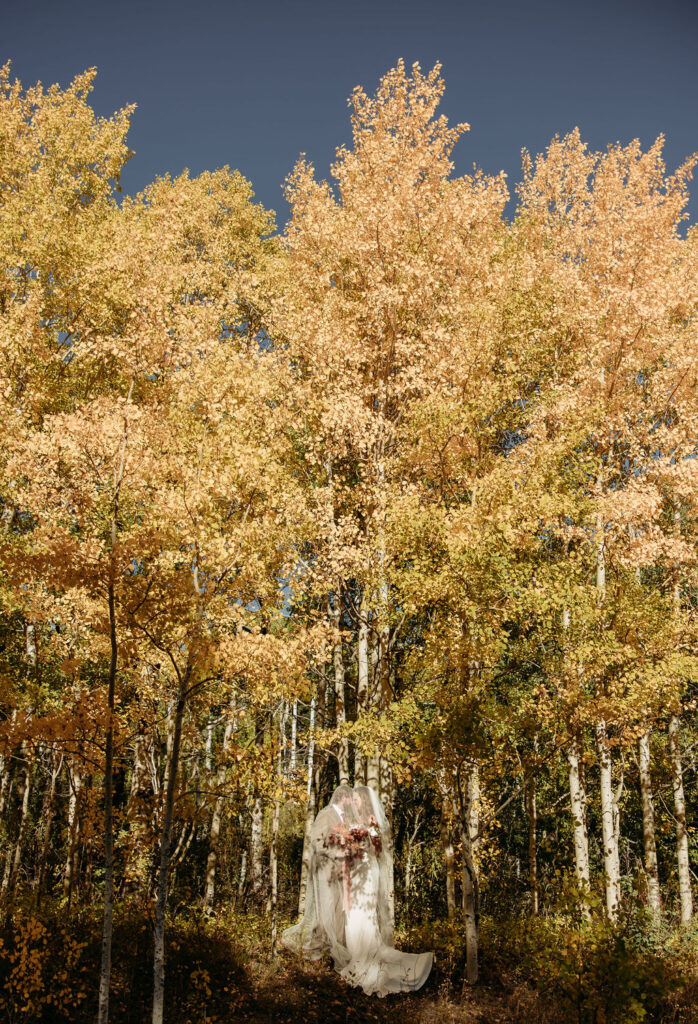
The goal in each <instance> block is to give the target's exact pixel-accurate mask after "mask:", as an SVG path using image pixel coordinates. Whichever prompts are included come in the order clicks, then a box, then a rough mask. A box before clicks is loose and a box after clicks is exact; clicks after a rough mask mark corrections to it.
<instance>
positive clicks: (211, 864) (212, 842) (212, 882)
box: [203, 696, 235, 914]
mask: <svg viewBox="0 0 698 1024" xmlns="http://www.w3.org/2000/svg"><path fill="white" fill-rule="evenodd" d="M234 727H235V697H234V696H233V697H232V698H231V701H230V708H229V715H228V720H227V722H226V723H225V731H224V733H223V745H222V747H221V755H222V757H221V764H220V765H219V768H218V775H217V779H216V789H217V793H216V800H215V803H214V805H213V813H212V814H211V832H210V836H209V847H208V858H207V861H206V890H205V892H204V906H203V910H204V914H210V913H211V911H212V909H213V899H214V896H215V890H216V868H217V866H218V843H219V840H220V832H221V821H222V818H223V793H222V789H223V786H224V785H225V770H226V765H225V755H226V753H227V752H228V748H229V746H230V740H231V737H232V735H233V729H234ZM209 764H210V761H209ZM209 771H210V768H209Z"/></svg>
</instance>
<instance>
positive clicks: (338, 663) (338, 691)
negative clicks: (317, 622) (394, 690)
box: [333, 585, 350, 786]
mask: <svg viewBox="0 0 698 1024" xmlns="http://www.w3.org/2000/svg"><path fill="white" fill-rule="evenodd" d="M341 601H342V597H341V585H338V587H337V589H336V590H335V592H334V603H333V614H334V625H335V629H336V630H339V628H340V625H341V615H342V605H341ZM333 661H334V706H335V713H336V718H337V728H338V729H342V728H343V727H344V724H345V723H346V720H347V714H346V704H345V693H344V658H343V654H342V641H341V640H339V641H338V642H337V643H336V644H335V645H334V650H333ZM337 760H338V763H339V784H340V786H348V785H350V779H349V740H348V739H347V737H346V736H342V737H341V738H340V740H339V751H338V755H337Z"/></svg>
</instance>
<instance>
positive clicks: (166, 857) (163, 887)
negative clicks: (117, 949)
mask: <svg viewBox="0 0 698 1024" xmlns="http://www.w3.org/2000/svg"><path fill="white" fill-rule="evenodd" d="M188 683H189V674H188V672H187V673H186V674H185V676H184V679H183V682H182V684H181V688H180V694H179V698H178V700H177V703H176V706H175V708H174V716H173V718H174V722H173V730H172V743H171V744H170V756H169V759H168V764H167V787H166V791H165V805H164V809H163V819H162V834H161V837H160V865H159V869H158V881H157V889H156V900H155V927H154V929H153V1016H152V1024H163V1014H164V1007H165V912H166V909H167V876H168V873H169V868H170V850H171V845H172V821H173V816H174V798H175V788H176V785H177V769H178V766H179V751H180V746H181V739H182V721H183V719H184V709H185V703H186V698H185V694H186V688H187V686H188Z"/></svg>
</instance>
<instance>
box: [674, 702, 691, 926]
mask: <svg viewBox="0 0 698 1024" xmlns="http://www.w3.org/2000/svg"><path fill="white" fill-rule="evenodd" d="M669 760H670V761H671V784H672V789H673V791H674V815H675V817H676V861H677V866H678V872H679V898H680V901H681V910H680V920H681V924H684V925H685V924H688V922H689V921H690V920H691V918H692V917H693V894H692V892H691V874H690V865H689V859H688V832H687V830H686V798H685V796H684V791H683V765H682V762H681V745H680V743H679V716H678V715H672V716H671V718H670V719H669Z"/></svg>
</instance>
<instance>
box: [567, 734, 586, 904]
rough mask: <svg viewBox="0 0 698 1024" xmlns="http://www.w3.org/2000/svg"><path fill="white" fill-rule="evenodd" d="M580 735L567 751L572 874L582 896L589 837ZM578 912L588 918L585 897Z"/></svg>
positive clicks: (573, 739)
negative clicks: (572, 842)
mask: <svg viewBox="0 0 698 1024" xmlns="http://www.w3.org/2000/svg"><path fill="white" fill-rule="evenodd" d="M582 755H583V748H582V733H581V731H580V732H578V733H576V734H575V736H574V737H573V738H572V742H571V743H570V746H569V747H568V749H567V764H568V768H569V786H570V810H571V813H572V834H573V836H574V874H575V878H576V879H577V885H578V887H579V889H580V892H581V893H582V894H586V893H588V892H589V887H590V876H589V836H588V835H587V795H586V789H585V787H584V778H583V775H582ZM580 910H581V912H582V915H583V916H584V917H587V918H588V917H589V913H590V910H589V903H588V900H587V899H586V897H585V895H582V896H581V898H580Z"/></svg>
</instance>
